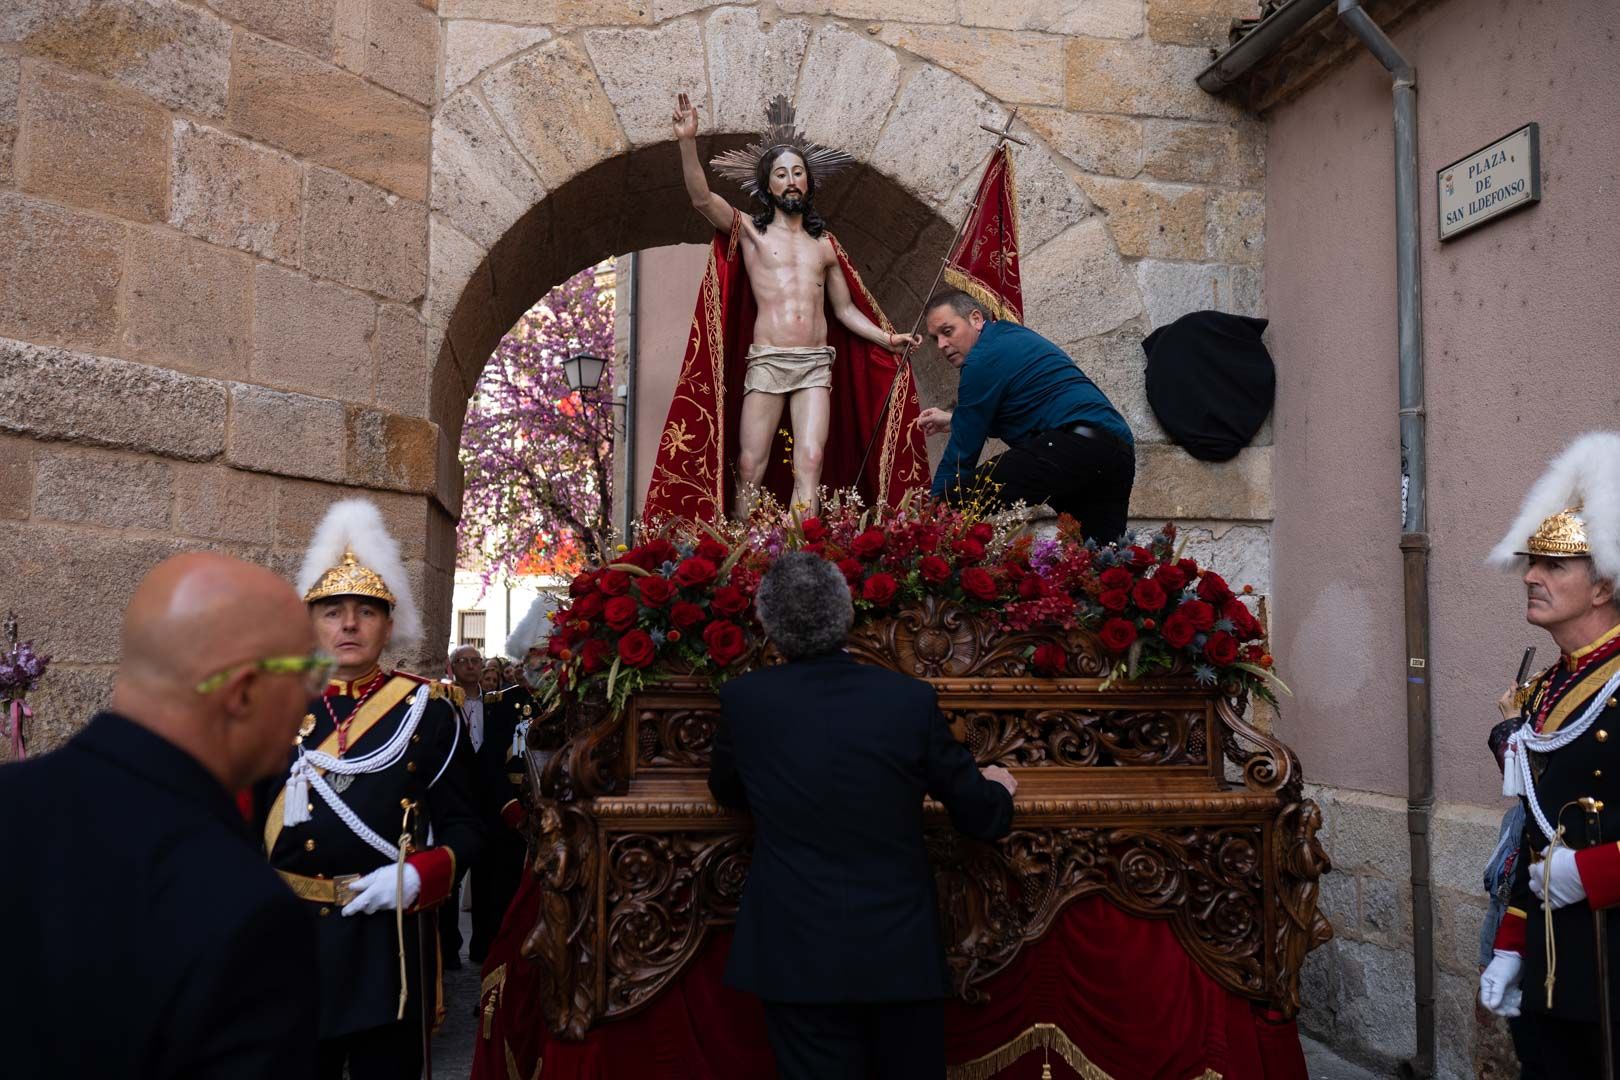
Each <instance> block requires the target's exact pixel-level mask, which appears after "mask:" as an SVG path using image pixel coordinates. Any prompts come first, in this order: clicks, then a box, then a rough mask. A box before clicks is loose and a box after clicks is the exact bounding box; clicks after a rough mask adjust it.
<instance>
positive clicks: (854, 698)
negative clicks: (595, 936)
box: [709, 552, 1017, 1080]
mask: <svg viewBox="0 0 1620 1080" xmlns="http://www.w3.org/2000/svg"><path fill="white" fill-rule="evenodd" d="M754 602H755V607H756V610H757V611H758V614H759V620H760V623H761V625H763V626H764V628H765V632H766V634H767V635H768V636H769V637H770V639H771V640H772V641H773V642H774V643H775V644H776V646H777V648H778V649H779V650H781V652H782V654H783V655H784V656H785V657H787V660H788V662H787V663H786V664H783V665H780V666H777V667H769V668H763V669H761V670H758V671H754V672H751V673H750V674H747V675H744V676H742V677H741V678H738V679H734V680H733V681H731V682H729V683H727V684H726V685H725V686H724V687H723V688H722V689H721V691H720V722H719V726H718V728H717V730H716V732H715V739H714V753H713V759H712V766H711V769H710V772H709V789H710V790H711V791H712V792H713V793H714V797H715V798H716V799H717V800H719V801H720V802H721V803H722V804H724V805H726V806H734V807H746V808H747V809H748V810H749V811H750V812H751V813H752V814H753V818H754V825H755V834H754V854H753V863H752V865H751V867H750V869H749V872H748V884H747V885H746V887H745V888H744V890H743V899H742V908H741V910H740V912H739V913H738V916H737V929H736V934H735V937H734V938H733V940H732V946H731V956H730V958H729V961H728V963H727V965H726V980H725V981H726V983H727V985H729V986H733V987H736V988H737V989H739V990H747V991H750V992H752V993H754V994H756V995H758V996H759V998H760V999H761V1000H762V1001H763V1002H764V1005H765V1018H766V1024H767V1027H768V1028H769V1032H770V1039H771V1048H772V1050H773V1051H774V1052H775V1055H776V1065H777V1069H778V1071H779V1073H780V1074H781V1076H782V1077H783V1078H784V1080H799V1078H804V1080H811V1078H813V1080H844V1078H850V1080H856V1078H862V1077H871V1078H873V1080H877V1078H882V1080H905V1078H910V1077H917V1078H923V1077H926V1078H928V1080H939V1078H940V1077H942V1076H943V1075H944V1073H945V1031H944V998H945V996H946V994H947V992H948V983H947V976H946V967H945V950H944V945H943V942H942V940H941V937H940V926H939V911H938V903H937V901H936V899H935V893H934V878H933V872H932V871H931V870H930V868H929V865H928V856H927V852H926V851H925V849H924V847H923V815H922V809H923V806H922V804H923V796H924V795H929V796H932V797H933V798H935V799H937V800H938V801H939V802H941V803H943V804H944V805H945V808H946V809H947V810H948V811H949V812H950V816H951V822H952V824H954V825H955V826H956V828H957V829H959V830H960V831H962V832H964V833H966V834H967V835H969V836H973V837H977V838H979V839H982V840H993V839H995V838H997V837H1000V836H1004V835H1006V833H1007V830H1008V829H1009V828H1010V827H1011V825H1012V811H1013V804H1012V792H1013V791H1014V790H1015V789H1016V787H1017V784H1016V782H1015V781H1014V780H1013V778H1012V776H1011V775H1010V774H1009V773H1008V772H1007V771H1006V770H1005V769H1001V768H998V767H995V766H991V767H989V768H986V769H983V770H981V769H980V768H979V767H978V765H977V764H976V763H975V762H974V760H973V755H972V754H970V753H969V752H968V750H967V748H966V747H964V746H963V745H962V744H961V743H959V742H957V741H956V739H955V738H953V737H952V736H951V732H950V728H949V727H948V726H947V724H946V722H945V718H944V716H943V715H942V714H941V713H940V711H939V704H938V701H937V698H936V695H935V693H934V689H933V687H931V686H929V685H928V684H927V683H925V682H923V681H921V680H919V679H913V678H910V677H908V676H905V675H901V674H899V673H897V672H893V671H888V670H885V669H883V668H878V667H872V666H869V665H866V664H860V663H857V662H856V661H855V660H854V658H852V657H851V656H850V655H849V654H848V653H847V652H845V651H844V649H843V645H844V640H845V638H846V637H847V635H848V633H849V628H850V625H851V623H852V622H853V619H854V609H853V607H852V604H851V601H850V594H849V586H848V585H847V584H846V583H845V581H844V577H843V574H841V573H840V572H839V571H838V569H837V568H836V567H834V566H833V565H832V564H831V563H829V562H827V561H825V560H824V559H821V558H820V557H818V556H815V555H811V554H808V553H804V552H795V553H790V554H788V555H784V556H783V557H782V558H780V559H778V560H777V561H776V563H775V564H774V565H773V566H772V567H771V569H770V570H769V571H767V572H766V574H765V577H764V579H763V580H762V581H761V582H760V586H759V591H758V594H757V595H756V597H755V601H754Z"/></svg>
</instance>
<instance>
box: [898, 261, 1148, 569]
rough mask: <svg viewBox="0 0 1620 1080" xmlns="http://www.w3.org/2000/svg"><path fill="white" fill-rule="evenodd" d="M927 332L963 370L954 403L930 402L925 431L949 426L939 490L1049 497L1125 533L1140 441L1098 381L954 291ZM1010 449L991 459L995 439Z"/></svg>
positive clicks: (1099, 525)
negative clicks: (987, 447)
mask: <svg viewBox="0 0 1620 1080" xmlns="http://www.w3.org/2000/svg"><path fill="white" fill-rule="evenodd" d="M926 315H927V327H928V334H929V336H930V337H932V338H933V339H934V343H935V344H936V345H938V346H939V351H940V353H941V354H942V355H944V357H945V359H946V360H947V361H949V362H950V364H951V366H952V367H954V368H957V369H958V370H960V371H961V373H962V376H961V383H960V385H959V387H958V389H957V399H956V407H955V408H954V409H952V410H945V409H932V408H930V409H924V410H923V411H922V412H921V413H920V414H919V415H918V417H917V426H918V427H919V428H921V429H922V431H923V433H924V434H926V435H933V434H936V433H938V432H941V431H948V432H950V433H951V439H950V442H949V443H947V444H946V446H945V456H944V457H943V458H942V459H941V460H940V463H939V468H938V470H937V471H935V473H934V487H933V494H934V497H935V498H943V499H946V500H949V501H950V502H952V503H955V504H961V503H962V502H972V501H979V502H982V501H987V500H988V501H993V502H999V503H1001V504H1003V505H1011V504H1013V503H1015V502H1019V501H1023V502H1025V503H1028V504H1030V505H1035V504H1038V503H1046V504H1047V505H1048V506H1050V507H1051V508H1052V509H1053V510H1056V511H1057V512H1058V513H1060V514H1070V515H1072V516H1073V517H1074V518H1075V519H1076V520H1078V521H1079V522H1080V531H1081V533H1082V534H1084V535H1085V536H1086V537H1088V538H1093V537H1094V538H1096V539H1097V540H1098V541H1099V542H1107V541H1110V540H1117V539H1119V537H1120V536H1121V535H1122V534H1123V533H1124V532H1125V517H1126V510H1127V507H1128V505H1129V503H1130V499H1131V484H1132V482H1133V481H1134V480H1135V478H1136V443H1135V440H1134V439H1133V438H1132V437H1131V429H1130V426H1129V425H1127V424H1126V423H1125V419H1124V417H1122V416H1120V415H1119V410H1117V409H1115V408H1114V406H1113V405H1112V404H1111V403H1110V402H1109V400H1108V398H1107V396H1106V395H1105V394H1103V392H1102V391H1101V390H1099V389H1098V388H1097V384H1096V383H1094V382H1092V381H1091V380H1090V379H1088V378H1086V374H1085V372H1083V371H1081V370H1080V369H1079V368H1078V367H1076V366H1075V363H1074V361H1073V360H1071V359H1069V357H1068V356H1067V355H1066V354H1065V353H1064V352H1063V350H1062V349H1060V348H1058V347H1057V346H1056V345H1054V344H1052V343H1051V342H1050V341H1047V340H1046V339H1045V338H1043V337H1041V335H1039V334H1037V333H1035V332H1034V331H1033V330H1030V329H1028V328H1026V327H1023V326H1019V325H1018V324H1017V323H1013V322H1005V321H1000V320H991V319H990V317H989V316H988V314H987V313H986V312H985V309H984V308H983V306H981V305H980V304H979V302H978V301H977V300H975V299H973V297H971V296H969V295H968V294H967V293H965V292H961V291H959V290H956V289H949V290H946V291H944V292H940V293H936V294H935V295H934V296H933V297H932V298H931V299H930V300H929V301H928V310H927V313H926ZM992 437H994V438H998V439H1001V440H1002V441H1004V442H1006V443H1007V446H1008V449H1007V451H1006V452H1005V453H1003V454H998V455H997V456H996V457H993V458H991V459H990V460H989V461H986V462H984V463H983V464H980V463H979V454H980V453H981V452H982V451H983V450H984V441H985V440H986V439H987V438H992Z"/></svg>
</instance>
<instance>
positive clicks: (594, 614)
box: [568, 592, 602, 622]
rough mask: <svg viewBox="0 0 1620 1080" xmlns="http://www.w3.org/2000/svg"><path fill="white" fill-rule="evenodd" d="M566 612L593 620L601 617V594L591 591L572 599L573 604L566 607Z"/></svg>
mask: <svg viewBox="0 0 1620 1080" xmlns="http://www.w3.org/2000/svg"><path fill="white" fill-rule="evenodd" d="M568 613H569V614H570V615H573V616H575V617H577V618H581V619H587V620H590V621H593V622H594V621H595V620H597V619H599V618H601V617H602V594H601V593H599V592H593V593H591V594H589V595H588V596H582V597H580V598H579V599H578V600H576V601H574V606H573V607H571V608H569V609H568Z"/></svg>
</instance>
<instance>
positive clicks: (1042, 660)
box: [1030, 641, 1069, 675]
mask: <svg viewBox="0 0 1620 1080" xmlns="http://www.w3.org/2000/svg"><path fill="white" fill-rule="evenodd" d="M1030 663H1031V664H1032V665H1033V666H1034V668H1035V670H1036V671H1038V672H1039V673H1040V674H1042V675H1062V674H1063V673H1064V672H1066V671H1067V670H1068V669H1069V654H1068V652H1067V651H1066V650H1065V649H1064V648H1063V646H1061V645H1055V644H1053V643H1052V642H1050V641H1048V642H1045V643H1043V644H1040V645H1037V646H1035V655H1034V656H1033V657H1031V658H1030Z"/></svg>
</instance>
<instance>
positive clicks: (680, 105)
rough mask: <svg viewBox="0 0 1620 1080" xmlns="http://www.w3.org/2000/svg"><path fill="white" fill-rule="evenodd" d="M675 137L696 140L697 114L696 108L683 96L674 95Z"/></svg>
mask: <svg viewBox="0 0 1620 1080" xmlns="http://www.w3.org/2000/svg"><path fill="white" fill-rule="evenodd" d="M673 123H674V125H675V137H676V138H677V139H695V138H697V127H698V114H697V106H696V105H693V104H692V99H691V98H689V97H687V96H686V95H685V94H676V95H675V116H674V117H673Z"/></svg>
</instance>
